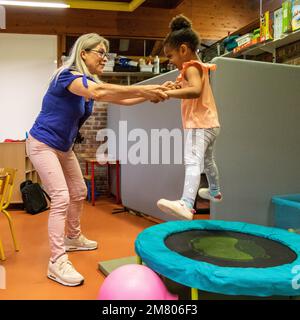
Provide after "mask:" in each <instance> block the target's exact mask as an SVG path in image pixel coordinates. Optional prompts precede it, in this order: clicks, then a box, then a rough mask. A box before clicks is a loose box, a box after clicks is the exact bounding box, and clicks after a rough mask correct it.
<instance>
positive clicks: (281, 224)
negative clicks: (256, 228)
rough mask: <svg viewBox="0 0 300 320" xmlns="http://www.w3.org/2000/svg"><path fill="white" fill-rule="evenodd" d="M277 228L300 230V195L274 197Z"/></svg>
mask: <svg viewBox="0 0 300 320" xmlns="http://www.w3.org/2000/svg"><path fill="white" fill-rule="evenodd" d="M272 202H273V203H274V205H275V227H278V228H282V229H300V194H288V195H282V196H273V197H272Z"/></svg>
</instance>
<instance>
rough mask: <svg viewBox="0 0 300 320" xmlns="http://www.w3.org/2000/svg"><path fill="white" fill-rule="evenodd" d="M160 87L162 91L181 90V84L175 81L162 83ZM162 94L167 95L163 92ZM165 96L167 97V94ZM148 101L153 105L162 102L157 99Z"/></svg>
mask: <svg viewBox="0 0 300 320" xmlns="http://www.w3.org/2000/svg"><path fill="white" fill-rule="evenodd" d="M161 86H162V87H163V90H164V91H169V90H175V89H181V84H180V83H179V82H177V81H175V82H173V81H166V82H165V83H163V84H162V85H161ZM164 93H165V94H167V92H164ZM167 95H168V94H167ZM168 98H169V96H168ZM168 98H167V99H168ZM150 101H151V102H153V103H158V102H160V101H162V100H159V99H158V98H156V99H151V100H150Z"/></svg>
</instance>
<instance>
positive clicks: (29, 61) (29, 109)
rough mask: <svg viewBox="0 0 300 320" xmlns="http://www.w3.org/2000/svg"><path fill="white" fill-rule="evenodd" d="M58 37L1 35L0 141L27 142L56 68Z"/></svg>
mask: <svg viewBox="0 0 300 320" xmlns="http://www.w3.org/2000/svg"><path fill="white" fill-rule="evenodd" d="M56 58H57V37H56V36H48V35H24V34H4V33H3V34H1V33H0V118H1V126H0V142H2V141H3V140H4V139H6V138H8V139H25V132H26V131H29V130H30V128H31V126H32V124H33V122H34V120H35V118H36V116H37V114H38V113H39V111H40V109H41V104H42V99H43V95H44V94H45V91H46V90H47V86H48V83H49V79H50V77H51V75H52V73H53V72H54V70H55V69H56Z"/></svg>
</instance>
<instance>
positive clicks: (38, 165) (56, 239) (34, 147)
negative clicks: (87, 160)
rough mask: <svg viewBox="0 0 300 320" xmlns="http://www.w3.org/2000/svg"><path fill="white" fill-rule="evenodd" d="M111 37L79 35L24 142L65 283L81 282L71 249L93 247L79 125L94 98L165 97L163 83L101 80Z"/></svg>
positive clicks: (54, 271)
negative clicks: (84, 222) (77, 150)
mask: <svg viewBox="0 0 300 320" xmlns="http://www.w3.org/2000/svg"><path fill="white" fill-rule="evenodd" d="M108 48H109V43H108V41H107V40H106V39H105V38H103V37H101V36H99V35H98V34H95V33H91V34H86V35H83V36H81V37H79V38H78V40H77V41H76V43H75V44H74V46H73V48H72V51H71V53H70V57H69V59H68V60H67V61H66V62H65V63H64V65H63V66H62V67H61V68H59V69H58V70H57V71H56V72H55V73H54V75H53V77H52V79H51V83H50V85H49V88H48V90H47V92H46V94H45V96H44V99H43V103H42V110H41V112H40V114H39V115H38V117H37V119H36V121H35V123H34V125H33V127H32V128H31V130H30V133H29V137H28V139H27V141H26V149H27V154H28V156H29V157H30V160H31V162H32V164H33V165H34V167H35V169H36V170H37V172H38V174H39V176H40V178H41V181H42V184H43V186H44V187H45V189H46V190H47V191H48V193H49V195H50V198H51V206H50V213H49V221H48V234H49V243H50V250H51V256H50V261H49V265H48V274H47V275H48V277H49V278H50V279H52V280H54V281H57V282H59V283H61V284H63V285H67V286H76V285H80V284H82V283H83V281H84V278H83V276H82V275H81V274H80V273H79V272H77V271H76V270H75V268H74V267H73V265H72V263H71V262H70V261H69V259H68V255H67V254H66V252H67V251H78V250H94V249H97V246H98V244H97V242H96V241H92V240H88V239H87V238H86V237H85V236H84V235H83V234H82V233H81V229H80V214H81V211H82V205H83V200H84V199H85V198H86V193H87V190H86V185H85V183H84V179H83V176H82V172H81V169H80V166H79V163H78V160H77V158H76V156H75V154H74V152H73V151H72V146H73V144H74V141H75V139H76V136H77V134H78V130H79V128H80V126H81V125H82V124H83V123H84V121H85V120H86V119H87V118H88V117H89V116H90V115H91V113H92V109H93V103H94V101H107V102H114V103H118V104H122V105H133V104H137V103H139V102H142V101H145V100H147V99H148V100H155V101H157V100H158V101H162V100H164V99H167V98H168V96H167V95H166V94H165V93H164V91H165V90H166V89H167V88H165V87H163V86H156V85H147V86H120V85H113V84H107V83H102V82H101V81H100V80H99V78H98V76H100V75H101V74H102V72H103V68H104V65H105V62H106V61H107V52H108Z"/></svg>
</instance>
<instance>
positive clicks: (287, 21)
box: [282, 0, 292, 33]
mask: <svg viewBox="0 0 300 320" xmlns="http://www.w3.org/2000/svg"><path fill="white" fill-rule="evenodd" d="M291 31H292V0H286V1H284V2H283V3H282V32H283V33H288V32H291Z"/></svg>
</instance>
